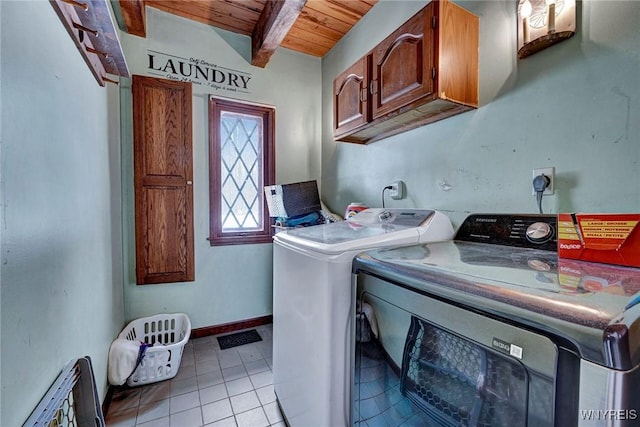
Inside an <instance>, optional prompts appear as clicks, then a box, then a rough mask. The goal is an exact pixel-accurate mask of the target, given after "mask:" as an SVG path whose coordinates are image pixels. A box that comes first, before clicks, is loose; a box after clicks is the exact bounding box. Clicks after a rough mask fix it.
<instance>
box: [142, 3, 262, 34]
mask: <svg viewBox="0 0 640 427" xmlns="http://www.w3.org/2000/svg"><path fill="white" fill-rule="evenodd" d="M175 3H177V2H167V1H157V0H147V5H148V6H150V7H154V8H156V9H159V10H162V11H164V12H167V13H171V14H174V15H178V16H181V17H183V18H186V19H191V20H194V21H197V22H200V23H203V24H207V25H212V26H215V27H219V28H222V29H225V30H228V31H232V32H235V33H239V34H244V35H247V36H250V35H251V33H252V32H253V28H254V25H255V22H250V21H247V20H243V19H239V18H236V17H234V16H232V15H231V14H229V13H228V11H226V10H212V9H210V8H208V7H207V6H206V4H205V3H204V2H201V3H202V4H201V5H189V7H184V6H181V5H177V4H175ZM173 7H176V8H175V9H174V8H173Z"/></svg>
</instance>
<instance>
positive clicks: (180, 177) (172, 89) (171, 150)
mask: <svg viewBox="0 0 640 427" xmlns="http://www.w3.org/2000/svg"><path fill="white" fill-rule="evenodd" d="M191 103H192V96H191V84H190V83H181V82H174V81H170V80H162V79H156V78H150V77H142V76H133V119H134V120H133V126H134V141H133V142H134V185H135V218H136V281H137V283H138V284H149V283H167V282H185V281H193V280H194V242H193V154H192V141H191V139H192V126H191V121H192V105H191Z"/></svg>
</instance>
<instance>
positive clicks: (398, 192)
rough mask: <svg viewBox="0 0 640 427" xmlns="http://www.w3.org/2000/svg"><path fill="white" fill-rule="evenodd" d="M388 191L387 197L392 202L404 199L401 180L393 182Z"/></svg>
mask: <svg viewBox="0 0 640 427" xmlns="http://www.w3.org/2000/svg"><path fill="white" fill-rule="evenodd" d="M389 185H390V186H391V189H390V190H389V197H391V198H392V199H393V200H400V199H404V182H403V181H402V180H398V181H393V182H392V183H391V184H389Z"/></svg>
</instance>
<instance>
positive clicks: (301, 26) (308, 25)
mask: <svg viewBox="0 0 640 427" xmlns="http://www.w3.org/2000/svg"><path fill="white" fill-rule="evenodd" d="M294 29H295V30H297V31H298V34H300V37H305V36H306V34H305V32H306V33H308V34H309V35H310V34H320V35H322V36H323V37H325V38H327V39H330V40H333V43H336V42H337V41H338V40H340V39H341V38H342V37H343V36H344V34H345V33H344V32H343V31H338V30H334V29H333V28H331V27H329V26H328V25H323V24H322V23H319V22H317V21H314V20H311V19H308V16H306V15H302V14H301V15H300V16H299V17H298V20H297V21H296V22H295V24H293V27H291V31H293V30H294ZM291 31H289V34H291ZM289 34H287V36H288V35H289Z"/></svg>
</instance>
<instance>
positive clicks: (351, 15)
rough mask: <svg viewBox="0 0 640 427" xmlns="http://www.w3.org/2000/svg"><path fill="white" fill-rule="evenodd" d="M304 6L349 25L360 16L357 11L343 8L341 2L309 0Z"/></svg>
mask: <svg viewBox="0 0 640 427" xmlns="http://www.w3.org/2000/svg"><path fill="white" fill-rule="evenodd" d="M306 7H307V8H308V9H312V10H314V11H316V12H317V13H319V14H321V15H327V16H328V17H331V18H333V19H337V20H339V21H342V22H344V23H347V24H348V25H349V26H350V27H352V26H353V25H354V24H355V23H356V22H358V20H359V19H360V18H361V16H360V15H359V14H358V13H356V12H354V11H352V10H350V9H347V8H345V7H344V6H343V5H342V4H340V3H331V2H329V1H327V0H309V2H308V3H307V5H306Z"/></svg>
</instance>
